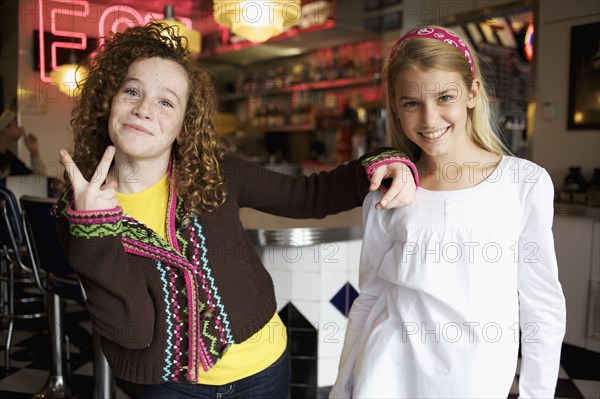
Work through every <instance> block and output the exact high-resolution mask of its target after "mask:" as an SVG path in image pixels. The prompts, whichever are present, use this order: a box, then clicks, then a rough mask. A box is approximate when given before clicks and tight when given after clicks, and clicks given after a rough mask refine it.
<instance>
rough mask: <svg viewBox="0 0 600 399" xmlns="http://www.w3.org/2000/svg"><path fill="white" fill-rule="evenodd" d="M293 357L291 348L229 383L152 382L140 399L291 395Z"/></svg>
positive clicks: (243, 398) (280, 397) (275, 397)
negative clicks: (255, 372) (257, 371)
mask: <svg viewBox="0 0 600 399" xmlns="http://www.w3.org/2000/svg"><path fill="white" fill-rule="evenodd" d="M289 391H290V360H289V355H288V353H287V351H285V352H283V354H282V355H281V356H280V357H279V359H277V360H276V361H275V362H274V363H273V364H272V365H270V366H269V367H267V368H266V369H264V370H263V371H261V372H259V373H257V374H254V375H251V376H250V377H246V378H242V379H241V380H238V381H234V382H232V383H229V384H225V385H204V384H188V383H181V382H163V383H162V384H156V385H148V386H147V387H146V390H145V391H144V394H143V395H142V396H141V397H140V399H191V398H195V399H221V398H223V399H287V397H288V393H289Z"/></svg>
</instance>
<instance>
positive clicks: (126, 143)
mask: <svg viewBox="0 0 600 399" xmlns="http://www.w3.org/2000/svg"><path fill="white" fill-rule="evenodd" d="M188 87H189V83H188V78H187V73H186V71H185V69H184V68H183V67H182V66H181V65H179V64H178V63H176V62H175V61H172V60H167V59H164V58H160V57H153V58H147V59H142V60H138V61H135V62H134V63H133V64H131V66H130V67H129V69H128V71H127V77H126V78H125V81H124V82H123V85H122V86H121V88H120V89H119V91H118V92H117V94H116V95H115V97H114V98H113V101H112V105H111V109H110V115H109V119H108V132H109V136H110V139H111V140H112V142H113V144H114V145H115V147H116V150H117V151H116V153H115V158H116V159H119V160H120V162H135V161H137V160H158V159H168V158H169V157H170V152H171V147H172V146H173V143H174V141H175V139H176V138H177V136H178V135H179V134H180V133H181V131H182V129H183V120H184V115H185V110H186V106H187V100H188Z"/></svg>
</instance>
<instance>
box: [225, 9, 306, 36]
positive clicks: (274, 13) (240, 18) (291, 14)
mask: <svg viewBox="0 0 600 399" xmlns="http://www.w3.org/2000/svg"><path fill="white" fill-rule="evenodd" d="M300 2H301V1H300V0H279V1H270V0H262V1H261V0H214V7H213V16H214V18H215V21H216V22H217V23H218V24H219V25H222V26H225V27H227V28H229V29H231V31H232V32H233V33H235V34H236V35H238V36H241V37H243V38H245V39H247V40H249V41H251V42H254V43H262V42H265V41H267V40H269V39H270V38H272V37H274V36H277V35H279V34H281V33H283V32H284V31H286V30H287V29H289V28H290V27H292V26H294V25H297V24H298V23H299V22H300V17H301V16H302V11H301V6H300Z"/></svg>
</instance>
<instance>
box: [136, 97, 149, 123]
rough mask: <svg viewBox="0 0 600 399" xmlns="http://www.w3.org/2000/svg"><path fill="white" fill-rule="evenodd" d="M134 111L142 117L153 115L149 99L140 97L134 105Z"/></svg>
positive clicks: (147, 117)
mask: <svg viewBox="0 0 600 399" xmlns="http://www.w3.org/2000/svg"><path fill="white" fill-rule="evenodd" d="M133 113H134V114H135V115H137V116H138V117H140V118H142V119H150V118H151V117H152V111H151V107H150V104H149V103H148V100H146V99H143V98H142V99H140V100H139V101H137V103H136V104H135V107H133Z"/></svg>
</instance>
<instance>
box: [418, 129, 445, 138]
mask: <svg viewBox="0 0 600 399" xmlns="http://www.w3.org/2000/svg"><path fill="white" fill-rule="evenodd" d="M445 131H446V129H445V128H444V129H440V130H436V131H435V132H432V133H421V135H422V136H423V137H425V138H426V139H430V140H433V139H437V138H438V137H440V136H441V135H442V134H444V132H445Z"/></svg>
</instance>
